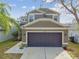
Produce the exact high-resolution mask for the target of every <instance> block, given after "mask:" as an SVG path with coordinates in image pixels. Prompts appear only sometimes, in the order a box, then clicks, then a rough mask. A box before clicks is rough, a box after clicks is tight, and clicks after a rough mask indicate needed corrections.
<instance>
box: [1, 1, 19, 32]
mask: <svg viewBox="0 0 79 59" xmlns="http://www.w3.org/2000/svg"><path fill="white" fill-rule="evenodd" d="M8 10H11V7H10V6H9V5H7V4H5V3H0V27H1V28H2V29H3V30H5V31H4V32H8V31H9V30H10V29H11V27H13V26H16V28H17V29H19V25H18V23H17V22H16V21H15V20H14V19H13V18H11V17H10V13H9V11H8Z"/></svg>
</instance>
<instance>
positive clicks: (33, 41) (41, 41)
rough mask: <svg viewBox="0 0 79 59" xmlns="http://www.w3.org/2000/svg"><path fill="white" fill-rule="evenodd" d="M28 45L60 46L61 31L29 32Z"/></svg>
mask: <svg viewBox="0 0 79 59" xmlns="http://www.w3.org/2000/svg"><path fill="white" fill-rule="evenodd" d="M28 46H30V47H61V46H62V33H49V32H48V33H44V32H43V33H42V32H38V33H37V32H29V33H28Z"/></svg>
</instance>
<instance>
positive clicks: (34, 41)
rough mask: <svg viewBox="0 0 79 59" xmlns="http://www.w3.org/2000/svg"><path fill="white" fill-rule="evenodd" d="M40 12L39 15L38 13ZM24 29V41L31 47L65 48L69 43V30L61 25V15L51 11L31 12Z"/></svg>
mask: <svg viewBox="0 0 79 59" xmlns="http://www.w3.org/2000/svg"><path fill="white" fill-rule="evenodd" d="M37 12H38V13H37ZM28 22H29V23H28V24H26V25H24V26H23V27H22V41H23V42H24V44H27V46H29V47H63V46H65V45H67V42H68V28H67V27H65V26H64V25H62V24H61V23H59V13H58V12H56V11H52V10H50V9H46V8H45V9H44V8H43V9H41V10H40V9H37V10H36V9H35V10H33V11H31V12H29V15H28Z"/></svg>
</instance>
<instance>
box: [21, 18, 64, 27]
mask: <svg viewBox="0 0 79 59" xmlns="http://www.w3.org/2000/svg"><path fill="white" fill-rule="evenodd" d="M26 27H47V28H48V27H63V28H64V27H65V26H64V25H62V24H60V23H58V22H56V21H54V20H52V19H47V18H42V19H38V20H35V21H33V22H30V23H28V24H26V25H24V26H23V28H26Z"/></svg>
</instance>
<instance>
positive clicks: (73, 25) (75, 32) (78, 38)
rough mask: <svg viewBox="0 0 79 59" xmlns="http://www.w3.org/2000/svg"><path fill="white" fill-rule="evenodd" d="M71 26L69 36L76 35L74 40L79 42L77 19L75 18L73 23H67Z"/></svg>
mask: <svg viewBox="0 0 79 59" xmlns="http://www.w3.org/2000/svg"><path fill="white" fill-rule="evenodd" d="M65 25H66V26H67V27H68V28H69V37H74V41H75V42H77V43H79V26H78V25H77V22H76V20H73V21H72V23H71V24H65Z"/></svg>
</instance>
